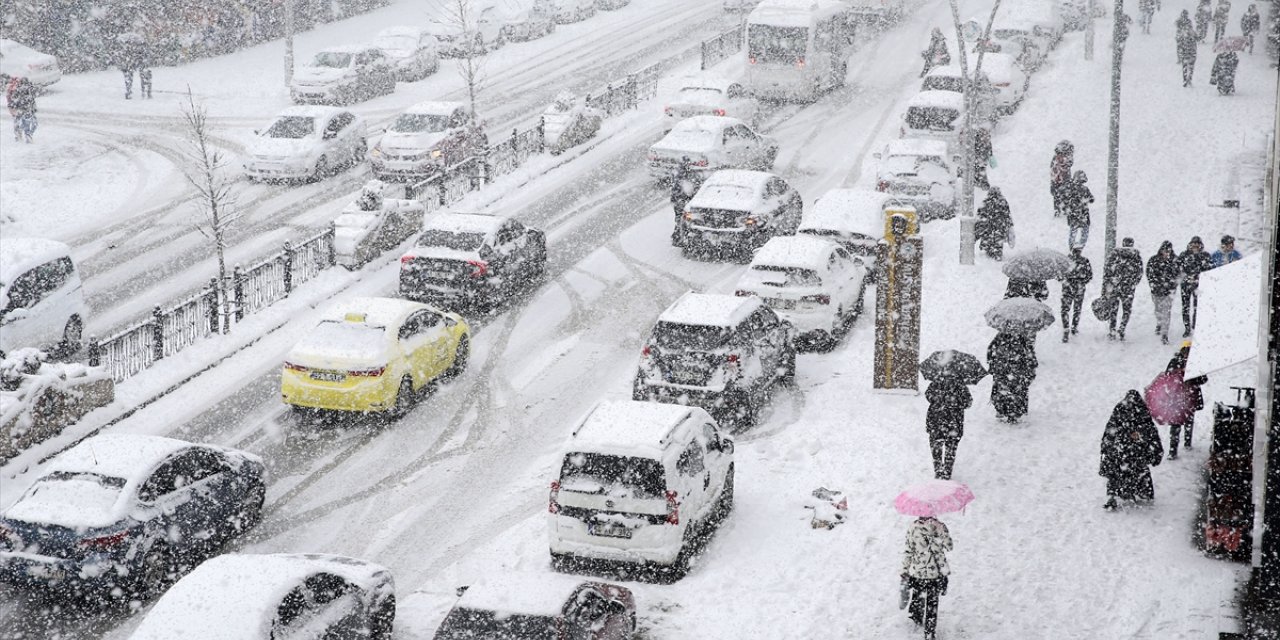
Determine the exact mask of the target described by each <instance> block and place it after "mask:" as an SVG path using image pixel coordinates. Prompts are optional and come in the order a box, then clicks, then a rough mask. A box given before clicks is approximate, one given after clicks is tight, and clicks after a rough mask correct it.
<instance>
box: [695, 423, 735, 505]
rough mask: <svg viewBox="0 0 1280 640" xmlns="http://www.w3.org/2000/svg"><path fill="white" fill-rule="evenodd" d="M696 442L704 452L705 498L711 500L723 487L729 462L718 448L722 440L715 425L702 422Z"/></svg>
mask: <svg viewBox="0 0 1280 640" xmlns="http://www.w3.org/2000/svg"><path fill="white" fill-rule="evenodd" d="M698 442H699V443H700V444H701V445H702V447H703V449H704V451H705V452H706V454H705V455H706V465H707V478H708V483H707V500H713V499H714V498H715V496H718V495H720V490H721V488H723V487H724V481H725V474H726V473H727V472H728V469H729V462H728V460H727V456H726V455H725V454H724V452H723V451H721V449H720V444H721V442H722V440H721V439H720V433H719V432H718V431H716V428H715V426H714V425H712V424H711V423H710V422H704V423H702V425H701V426H700V427H699V429H698Z"/></svg>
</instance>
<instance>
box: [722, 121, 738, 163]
mask: <svg viewBox="0 0 1280 640" xmlns="http://www.w3.org/2000/svg"><path fill="white" fill-rule="evenodd" d="M720 164H721V165H722V166H725V167H730V168H737V167H739V166H741V164H742V145H741V144H739V142H738V132H737V130H735V129H734V128H733V127H725V128H723V129H721V133H720Z"/></svg>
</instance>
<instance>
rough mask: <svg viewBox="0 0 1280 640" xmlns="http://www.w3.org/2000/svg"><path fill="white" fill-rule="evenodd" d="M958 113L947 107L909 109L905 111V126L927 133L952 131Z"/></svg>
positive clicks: (958, 115)
mask: <svg viewBox="0 0 1280 640" xmlns="http://www.w3.org/2000/svg"><path fill="white" fill-rule="evenodd" d="M959 117H960V112H959V111H956V110H955V109H949V108H947V107H911V108H910V109H907V126H908V127H911V128H912V129H926V130H929V131H952V130H953V127H952V125H953V123H955V121H956V118H959Z"/></svg>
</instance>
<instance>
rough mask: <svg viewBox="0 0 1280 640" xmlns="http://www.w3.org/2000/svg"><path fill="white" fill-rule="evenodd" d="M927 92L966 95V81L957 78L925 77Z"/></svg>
mask: <svg viewBox="0 0 1280 640" xmlns="http://www.w3.org/2000/svg"><path fill="white" fill-rule="evenodd" d="M921 88H922V89H924V90H925V91H954V92H955V93H964V80H963V79H961V78H957V77H955V76H925V79H924V85H923V86H922V87H921Z"/></svg>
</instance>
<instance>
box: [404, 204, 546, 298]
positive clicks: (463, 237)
mask: <svg viewBox="0 0 1280 640" xmlns="http://www.w3.org/2000/svg"><path fill="white" fill-rule="evenodd" d="M546 270H547V238H546V236H545V235H544V234H543V233H542V231H540V230H538V229H534V228H532V227H527V226H525V225H523V224H521V223H520V222H519V221H517V220H515V219H512V218H508V217H504V216H499V215H486V214H481V213H454V212H442V213H438V214H436V215H435V216H433V217H432V218H431V219H430V220H429V221H428V222H427V224H426V225H425V227H424V228H423V231H422V235H421V236H418V242H417V244H416V245H415V246H414V247H413V248H412V249H410V250H409V251H408V252H407V253H405V254H404V256H402V257H401V258H400V295H401V296H403V297H405V298H409V299H411V300H431V301H434V302H437V303H439V304H443V305H447V306H463V307H468V308H470V307H482V308H483V307H494V306H497V305H499V304H501V303H502V302H503V301H505V300H508V299H510V298H511V297H512V296H515V295H518V294H520V293H522V292H525V291H530V290H532V289H533V288H534V287H536V286H537V285H538V284H539V283H540V282H541V281H542V278H543V276H544V275H545V274H546Z"/></svg>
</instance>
